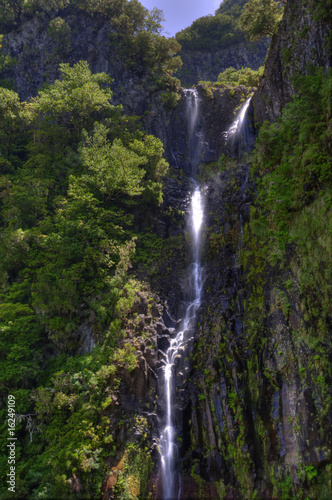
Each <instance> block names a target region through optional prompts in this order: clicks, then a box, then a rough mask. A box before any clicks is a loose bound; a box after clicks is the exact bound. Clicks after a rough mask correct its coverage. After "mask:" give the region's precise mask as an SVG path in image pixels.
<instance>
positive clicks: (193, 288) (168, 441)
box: [160, 89, 203, 500]
mask: <svg viewBox="0 0 332 500" xmlns="http://www.w3.org/2000/svg"><path fill="white" fill-rule="evenodd" d="M185 96H186V116H187V133H188V156H189V161H190V165H191V174H192V176H194V175H195V174H196V170H197V167H198V164H199V160H200V141H199V136H198V132H197V123H198V118H199V99H198V94H197V90H196V89H188V90H185ZM193 184H194V186H195V188H194V191H193V194H192V197H191V204H190V217H189V228H190V233H191V241H192V263H191V265H190V269H189V293H188V302H189V304H188V307H187V309H186V313H185V317H184V319H183V320H182V321H181V324H180V328H179V329H178V331H177V332H176V336H175V338H174V339H172V340H171V343H170V346H169V348H168V350H167V352H166V364H165V367H164V373H165V380H164V382H165V384H164V387H165V389H164V391H165V394H164V398H165V402H166V419H165V423H166V426H165V428H164V429H163V431H162V433H161V436H160V447H161V467H162V485H163V499H164V500H166V499H167V500H168V499H175V498H178V499H179V498H180V497H181V480H180V475H179V473H178V471H177V470H176V462H177V459H178V448H177V444H176V437H177V436H176V425H175V413H176V408H175V406H176V395H175V390H176V380H175V378H176V369H177V367H178V361H179V357H180V356H182V355H183V353H184V352H186V350H187V348H188V344H189V342H190V341H191V340H192V327H193V326H194V322H195V318H196V313H197V310H198V308H199V306H200V304H201V295H202V266H201V263H200V248H201V227H202V221H203V204H202V195H201V191H200V187H199V186H198V185H197V183H196V182H195V181H194V180H193ZM179 375H180V376H183V373H181V372H180V373H179Z"/></svg>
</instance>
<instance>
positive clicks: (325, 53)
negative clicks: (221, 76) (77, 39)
mask: <svg viewBox="0 0 332 500" xmlns="http://www.w3.org/2000/svg"><path fill="white" fill-rule="evenodd" d="M315 9H317V4H316V3H315V1H309V2H296V1H291V0H290V1H288V2H287V3H286V6H285V13H284V17H283V20H282V21H281V23H280V27H279V31H278V34H277V35H275V36H274V37H273V38H272V40H271V46H270V49H269V54H268V57H267V60H266V64H265V71H264V75H263V80H262V84H261V86H260V88H259V90H258V92H257V93H256V94H255V98H254V105H255V113H256V116H257V120H258V122H259V123H263V121H264V120H270V121H275V120H276V119H277V118H278V117H279V116H280V114H281V110H282V108H283V107H284V106H285V105H286V104H287V103H288V102H290V100H291V98H292V95H293V93H294V89H293V85H292V76H296V75H297V74H307V72H308V70H309V68H310V65H314V66H323V67H324V68H328V67H329V66H330V64H331V55H330V50H329V46H330V43H331V41H330V29H331V22H330V17H329V15H328V13H327V16H326V17H325V19H324V18H323V19H322V17H319V19H316V16H317V11H316V10H315ZM327 9H328V7H327ZM317 17H318V16H317Z"/></svg>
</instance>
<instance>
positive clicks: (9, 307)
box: [0, 61, 168, 498]
mask: <svg viewBox="0 0 332 500" xmlns="http://www.w3.org/2000/svg"><path fill="white" fill-rule="evenodd" d="M60 71H61V75H62V76H61V79H60V80H57V81H56V82H55V83H54V84H53V85H49V86H47V87H45V88H44V89H43V90H41V91H40V92H39V94H38V96H37V97H36V98H35V99H33V100H32V101H31V102H30V103H29V104H27V103H24V102H23V103H22V102H21V101H20V99H19V97H18V95H17V94H16V93H15V92H14V91H11V90H8V89H5V88H0V117H1V127H0V151H1V157H0V162H1V163H0V165H1V176H0V192H1V207H0V208H1V212H0V217H1V219H0V223H1V239H0V255H1V258H0V269H1V271H0V275H1V290H0V293H1V295H0V320H1V328H0V333H1V339H0V343H1V359H0V368H1V370H0V371H1V375H0V388H1V393H2V395H3V396H6V394H7V393H11V394H14V395H16V396H17V402H18V408H17V412H18V413H21V414H24V415H26V417H24V418H23V420H22V423H21V426H20V427H19V429H23V427H25V425H26V424H27V423H28V424H29V425H28V428H29V429H30V430H31V429H35V430H37V429H38V433H37V434H38V435H37V436H34V437H33V440H32V442H31V443H30V444H29V440H28V436H29V434H28V433H27V432H22V434H21V437H22V443H23V444H24V452H23V451H22V453H23V454H24V459H22V460H21V467H22V469H20V471H19V474H20V478H21V479H20V481H19V484H18V490H19V491H20V492H21V493H20V494H21V495H23V496H29V495H30V493H31V491H32V490H35V489H36V488H38V495H40V496H39V497H38V498H50V496H53V497H56V498H60V497H61V498H66V495H67V494H68V491H69V490H68V488H69V483H68V482H67V481H66V478H69V477H73V474H74V477H75V471H77V470H79V471H81V472H80V476H82V474H83V476H84V477H85V484H86V488H87V490H86V493H85V494H86V496H87V497H90V496H91V495H92V492H93V494H97V493H96V492H98V491H100V488H101V482H102V478H103V474H104V469H103V467H100V465H99V464H100V460H101V457H103V456H104V455H105V456H108V454H109V446H110V443H112V442H113V440H114V439H115V437H113V434H112V432H114V433H115V434H114V435H116V434H117V429H116V428H114V429H113V431H110V430H109V420H108V418H107V417H106V416H105V409H106V408H107V407H108V406H109V405H110V404H111V403H112V401H111V400H110V397H111V393H109V394H108V393H107V394H106V393H104V392H102V393H100V391H99V390H98V391H93V392H90V390H89V387H97V386H99V385H100V390H101V391H103V390H104V387H106V385H107V386H108V387H109V388H110V387H111V385H110V384H111V383H110V382H109V379H110V377H111V378H112V380H113V382H112V383H113V384H114V387H116V388H117V387H118V385H117V384H118V383H119V379H117V378H116V376H115V375H116V372H117V370H118V369H120V368H121V367H126V369H128V370H129V371H130V370H132V369H133V368H134V367H135V366H136V356H135V354H134V352H136V349H134V350H133V348H132V346H130V345H128V346H126V345H125V346H124V347H122V350H121V349H120V348H118V347H117V342H119V341H121V340H122V339H123V333H122V332H123V328H124V323H123V322H124V321H125V319H124V318H127V319H126V321H128V317H129V316H128V315H129V312H128V311H130V308H131V306H132V305H133V303H134V301H135V293H134V292H135V290H139V289H140V287H141V285H140V284H139V283H134V284H133V283H132V284H130V283H127V270H128V269H129V267H130V266H131V263H130V261H131V257H132V256H133V254H134V252H135V240H136V239H137V234H136V233H135V231H134V229H133V222H134V214H135V213H136V214H139V213H140V211H143V212H144V211H145V210H147V209H151V208H152V207H154V206H156V205H159V204H160V203H161V201H162V179H163V177H164V175H165V173H166V171H167V168H168V165H167V163H166V161H165V160H164V159H163V158H162V155H163V148H162V144H161V142H160V140H159V139H156V138H155V137H153V136H149V135H147V134H145V133H143V132H141V131H140V130H139V127H138V124H137V123H136V122H135V120H134V119H129V118H127V117H125V116H122V114H121V107H120V106H113V105H112V104H111V103H110V99H111V97H112V92H111V91H110V89H109V84H110V82H111V80H110V78H109V77H108V76H107V75H106V74H103V73H99V74H91V72H90V70H89V68H88V65H87V63H86V62H84V61H81V62H79V63H78V64H76V65H75V66H73V67H70V66H69V65H68V64H62V65H61V66H60ZM141 246H142V244H141ZM91 314H94V315H95V321H94V325H95V328H96V335H97V336H98V338H99V339H100V340H102V341H103V342H102V347H101V348H100V349H98V350H96V351H94V355H93V356H87V357H83V358H82V357H77V359H76V358H75V357H73V358H70V359H69V360H68V363H67V364H66V361H65V360H66V356H62V357H61V356H60V358H58V359H57V360H56V361H54V363H53V365H54V366H53V365H52V362H51V363H50V361H49V363H48V368H47V372H46V374H45V375H44V377H43V382H41V381H40V380H39V385H40V387H39V389H38V390H37V391H36V392H35V393H34V395H31V390H32V389H34V388H35V387H36V383H37V380H38V378H39V377H40V374H41V369H42V366H45V349H46V350H47V348H49V349H50V350H51V352H52V350H54V349H55V346H56V349H58V351H59V352H67V353H68V352H72V350H74V351H75V352H77V350H78V349H79V347H80V344H79V342H78V340H77V335H76V334H75V331H76V330H77V329H78V328H79V326H80V325H81V324H82V321H83V322H84V321H86V318H87V315H91ZM69 374H70V376H69ZM117 380H118V381H117ZM43 384H46V385H45V386H44V385H43ZM44 387H45V388H44ZM1 411H2V413H3V412H4V410H1ZM30 414H33V415H32V416H31V415H30ZM29 415H30V417H29ZM2 418H3V422H4V421H5V417H4V414H3V415H2ZM31 419H32V420H31ZM31 422H32V423H31ZM87 422H88V423H87ZM79 423H80V424H79ZM59 426H61V428H62V438H61V440H60V441H59V440H58V432H59ZM80 426H81V427H80ZM107 429H108V430H107ZM40 430H42V432H43V433H42V434H40V433H39V431H40ZM18 432H19V431H18ZM31 432H32V431H31ZM3 444H4V445H5V443H4V442H3ZM20 446H21V445H19V444H18V449H17V450H18V453H20V452H19V450H20ZM111 449H114V451H113V452H112V453H114V454H116V450H117V444H116V443H115V444H112V445H111ZM60 450H61V452H60ZM68 453H69V454H68ZM142 453H143V455H144V453H145V452H144V451H142ZM36 454H37V455H39V459H38V464H37V465H36V466H35V465H33V463H35V461H36ZM134 455H135V454H134ZM143 455H142V457H143ZM2 456H4V457H5V456H6V453H5V452H3V453H2ZM128 456H131V455H130V453H129V454H128ZM55 457H57V458H55ZM137 459H138V458H137V457H136V456H135V457H133V458H132V461H133V463H134V462H135V460H137ZM50 460H51V461H52V463H53V466H54V467H52V469H50V468H49V465H48V464H49V461H50ZM54 460H56V462H55V461H54ZM140 460H143V458H142V459H140ZM3 466H6V461H2V465H1V474H5V473H6V467H5V468H3ZM3 477H4V476H2V478H3ZM41 477H43V481H40V479H41ZM90 477H92V479H91V480H90V479H89V478H90ZM3 484H4V483H3Z"/></svg>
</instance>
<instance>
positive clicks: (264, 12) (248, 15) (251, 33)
mask: <svg viewBox="0 0 332 500" xmlns="http://www.w3.org/2000/svg"><path fill="white" fill-rule="evenodd" d="M282 15H283V6H282V5H281V3H280V2H278V1H276V0H249V2H248V3H247V4H246V5H245V6H244V9H243V13H242V15H241V17H240V22H239V25H240V27H241V28H242V29H243V30H244V32H245V33H246V35H247V37H248V38H249V40H250V41H252V42H254V41H257V40H260V39H261V38H264V37H266V36H272V35H274V34H275V33H276V32H277V30H278V25H279V22H280V20H281V18H282Z"/></svg>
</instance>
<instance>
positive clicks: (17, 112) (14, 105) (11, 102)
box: [0, 87, 31, 162]
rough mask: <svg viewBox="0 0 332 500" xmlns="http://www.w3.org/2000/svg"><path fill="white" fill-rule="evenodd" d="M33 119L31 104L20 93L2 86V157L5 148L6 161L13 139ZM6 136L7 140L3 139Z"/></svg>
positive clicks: (0, 89) (0, 126)
mask: <svg viewBox="0 0 332 500" xmlns="http://www.w3.org/2000/svg"><path fill="white" fill-rule="evenodd" d="M30 120H31V112H30V106H29V105H28V104H27V103H25V102H23V103H22V102H21V101H20V98H19V96H18V94H17V93H16V92H14V91H12V90H8V89H5V88H2V87H0V145H1V146H0V147H1V150H0V157H1V155H2V154H3V153H2V151H3V150H4V151H5V153H4V155H3V156H5V158H6V161H7V162H8V161H9V157H10V152H11V146H12V141H13V138H14V137H15V136H17V135H18V134H20V133H22V131H23V130H24V129H25V128H26V127H27V125H28V124H29V122H30ZM1 136H5V138H6V139H5V141H2V140H1Z"/></svg>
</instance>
